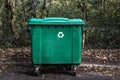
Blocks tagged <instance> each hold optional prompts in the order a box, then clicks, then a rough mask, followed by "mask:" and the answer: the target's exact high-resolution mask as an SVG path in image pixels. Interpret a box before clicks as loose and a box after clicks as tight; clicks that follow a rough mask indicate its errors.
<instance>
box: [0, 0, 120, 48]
mask: <svg viewBox="0 0 120 80" xmlns="http://www.w3.org/2000/svg"><path fill="white" fill-rule="evenodd" d="M0 3H1V4H0V36H1V38H0V42H1V43H0V45H1V46H3V47H4V46H5V47H6V46H8V47H21V46H28V45H30V37H29V35H28V33H27V32H26V30H27V20H28V19H29V18H32V17H36V18H44V17H68V18H82V19H84V20H85V21H86V30H87V32H86V47H90V48H120V44H118V42H120V38H119V37H118V36H120V35H119V34H120V28H119V26H120V5H119V4H120V0H13V2H12V3H13V6H12V8H13V9H12V10H13V18H12V29H13V34H12V35H11V36H10V38H9V39H8V36H4V35H3V32H4V29H3V28H4V27H5V25H4V24H7V25H9V22H10V20H8V19H7V18H6V16H7V15H6V13H5V10H6V8H5V0H0ZM5 28H9V26H6V27H5ZM4 34H11V33H10V31H9V32H8V33H7V32H6V33H4ZM5 40H6V41H5Z"/></svg>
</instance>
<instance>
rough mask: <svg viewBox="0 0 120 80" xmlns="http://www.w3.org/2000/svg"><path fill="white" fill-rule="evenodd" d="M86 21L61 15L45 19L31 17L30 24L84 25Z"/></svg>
mask: <svg viewBox="0 0 120 80" xmlns="http://www.w3.org/2000/svg"><path fill="white" fill-rule="evenodd" d="M84 24H85V21H84V20H82V19H68V18H59V17H49V18H44V19H37V18H31V19H29V21H28V25H84Z"/></svg>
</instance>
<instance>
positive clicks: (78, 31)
mask: <svg viewBox="0 0 120 80" xmlns="http://www.w3.org/2000/svg"><path fill="white" fill-rule="evenodd" d="M81 58H82V27H81V26H74V27H73V64H80V63H81Z"/></svg>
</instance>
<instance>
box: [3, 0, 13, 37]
mask: <svg viewBox="0 0 120 80" xmlns="http://www.w3.org/2000/svg"><path fill="white" fill-rule="evenodd" d="M12 8H13V1H12V0H5V17H4V20H5V21H4V23H3V24H4V26H3V33H4V34H5V35H6V36H8V35H11V34H13V28H12V19H13V10H12Z"/></svg>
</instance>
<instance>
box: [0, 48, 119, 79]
mask: <svg viewBox="0 0 120 80" xmlns="http://www.w3.org/2000/svg"><path fill="white" fill-rule="evenodd" d="M82 56H83V58H82V64H81V65H80V66H79V67H78V69H77V75H76V76H73V75H71V72H69V71H64V70H63V71H62V70H60V71H58V70H57V68H54V69H47V70H43V71H42V73H41V76H39V77H37V76H35V74H34V67H33V66H32V65H31V62H30V60H31V56H30V48H15V49H12V48H9V49H0V80H26V79H29V80H120V49H112V50H111V49H89V50H83V54H82Z"/></svg>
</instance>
